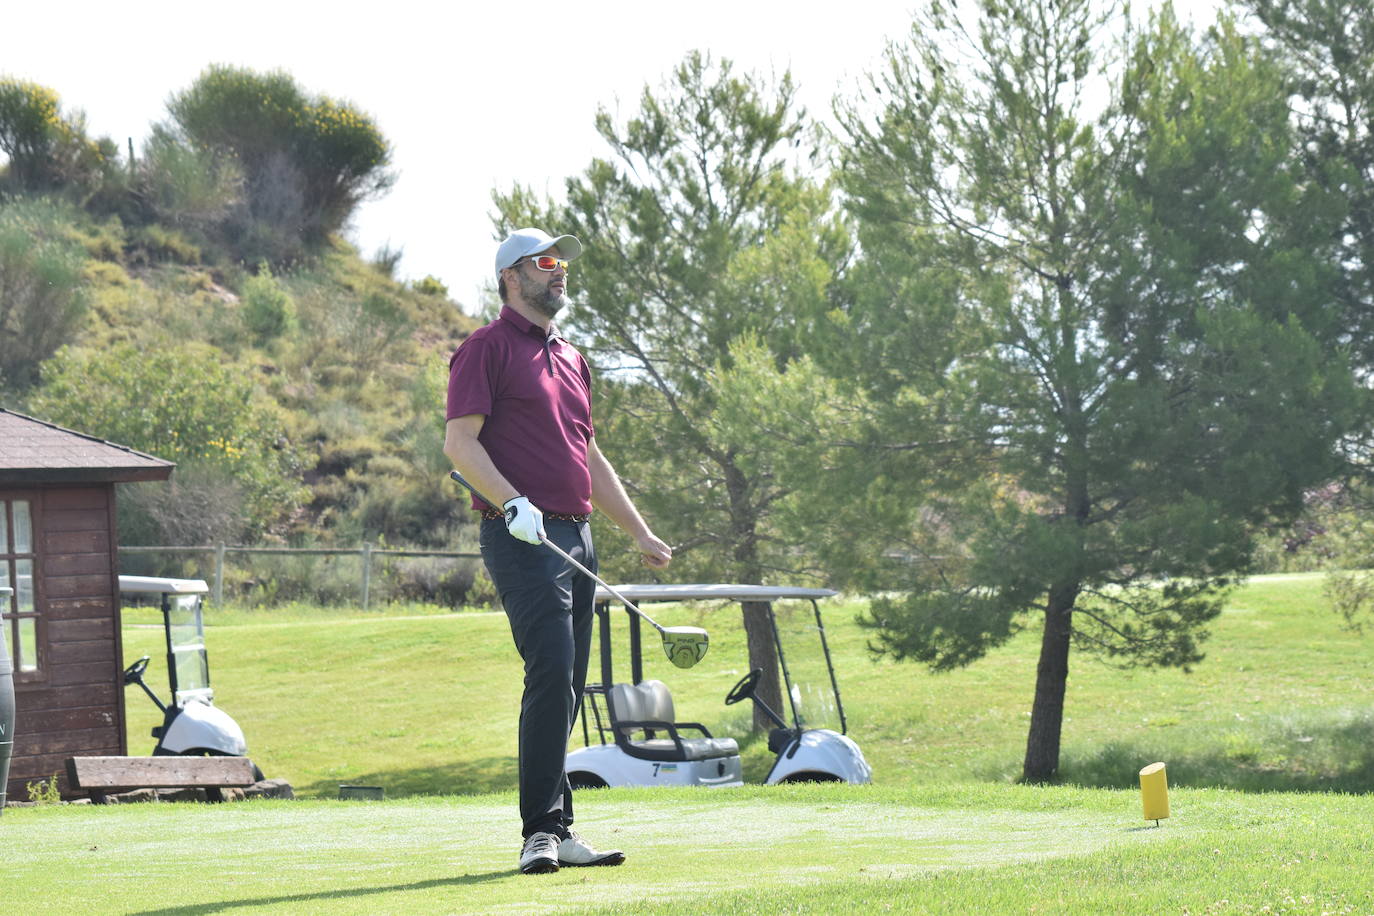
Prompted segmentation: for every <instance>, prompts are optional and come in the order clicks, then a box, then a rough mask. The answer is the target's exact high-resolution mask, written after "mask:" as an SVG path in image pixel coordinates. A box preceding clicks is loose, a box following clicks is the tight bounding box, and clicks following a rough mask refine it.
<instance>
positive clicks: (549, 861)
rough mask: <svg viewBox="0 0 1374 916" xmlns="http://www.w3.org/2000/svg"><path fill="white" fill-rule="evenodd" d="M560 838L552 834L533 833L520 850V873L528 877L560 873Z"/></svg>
mask: <svg viewBox="0 0 1374 916" xmlns="http://www.w3.org/2000/svg"><path fill="white" fill-rule="evenodd" d="M559 852H560V850H559V846H558V837H556V836H554V835H553V834H552V833H532V834H530V836H529V838H528V839H526V840H525V846H524V848H523V849H521V850H520V871H522V872H523V873H525V874H527V875H542V874H544V873H545V872H551V871H558V859H559Z"/></svg>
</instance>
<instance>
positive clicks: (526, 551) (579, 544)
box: [480, 519, 597, 838]
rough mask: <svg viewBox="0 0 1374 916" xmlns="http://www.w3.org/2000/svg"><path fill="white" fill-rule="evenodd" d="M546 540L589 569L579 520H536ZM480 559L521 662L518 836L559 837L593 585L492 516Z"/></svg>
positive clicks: (566, 813) (567, 808)
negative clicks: (520, 832)
mask: <svg viewBox="0 0 1374 916" xmlns="http://www.w3.org/2000/svg"><path fill="white" fill-rule="evenodd" d="M544 532H545V534H546V535H547V536H548V538H549V540H551V541H553V543H555V544H557V545H558V546H559V547H561V548H562V549H563V550H565V551H567V552H568V553H569V554H570V555H571V556H573V557H574V558H575V559H576V560H577V561H578V562H580V563H581V564H582V565H583V566H586V567H587V568H588V569H590V570H591V571H592V572H596V571H597V568H596V551H595V550H594V549H593V548H592V534H591V528H590V526H589V525H588V524H587V523H586V522H570V521H561V520H555V519H546V520H545V521H544ZM480 544H481V547H482V560H483V562H484V563H485V564H486V567H487V572H488V573H490V574H491V579H492V582H494V583H495V584H496V591H497V593H498V594H499V595H500V596H501V604H502V605H503V606H504V607H505V609H506V617H507V618H509V620H510V631H511V635H512V636H513V637H515V648H516V649H517V650H518V651H519V652H520V657H521V658H522V659H524V662H525V693H524V696H523V697H522V698H521V700H520V819H521V820H522V821H523V822H524V827H523V835H524V836H525V837H526V838H528V837H529V836H530V835H531V834H533V833H539V832H546V833H555V834H558V835H559V836H564V835H566V832H567V828H568V826H569V825H571V824H572V822H573V807H572V788H571V786H569V785H568V777H567V775H566V774H565V773H564V771H563V766H564V758H565V757H566V756H567V752H568V736H569V735H570V734H571V733H572V728H573V724H574V722H575V720H576V718H577V714H578V710H579V708H580V704H581V702H582V687H583V685H584V684H586V682H587V655H588V653H589V652H590V650H591V642H592V604H593V602H594V600H595V598H596V583H595V582H594V581H592V580H591V579H589V578H588V577H587V576H585V575H583V574H582V573H580V572H578V571H577V570H575V569H574V568H573V567H572V565H571V564H569V563H568V562H567V561H566V560H564V559H563V558H562V557H560V556H559V555H558V554H556V553H554V552H553V551H552V550H550V549H549V548H548V547H545V546H544V545H543V544H527V543H525V542H524V541H521V540H517V539H516V538H514V537H512V536H511V534H510V532H509V531H507V530H506V523H505V522H504V521H502V520H500V519H487V520H485V521H483V522H482V530H481V537H480Z"/></svg>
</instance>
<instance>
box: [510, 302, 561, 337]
mask: <svg viewBox="0 0 1374 916" xmlns="http://www.w3.org/2000/svg"><path fill="white" fill-rule="evenodd" d="M501 317H502V318H504V319H505V320H506V321H509V322H510V323H511V324H513V325H515V328H516V330H518V331H519V332H520V333H521V334H531V335H532V336H535V337H540V338H544V339H547V340H561V341H564V342H565V343H566V342H567V340H568V338H566V337H564V336H563V333H562V332H561V331H559V330H558V325H556V324H554V323H553V322H549V331H548V334H547V335H546V334H545V333H544V331H543V330H541V329H540V327H539V325H537V324H535V323H534V322H533V321H530V320H529V319H528V318H526V317H525V316H524V315H521V314H520V313H519V312H517V311H516V310H515V309H513V308H511V307H510V306H509V305H503V306H501Z"/></svg>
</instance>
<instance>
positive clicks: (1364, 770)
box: [1059, 710, 1374, 794]
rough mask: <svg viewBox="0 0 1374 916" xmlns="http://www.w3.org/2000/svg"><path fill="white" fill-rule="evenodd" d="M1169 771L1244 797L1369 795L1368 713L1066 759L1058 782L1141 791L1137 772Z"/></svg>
mask: <svg viewBox="0 0 1374 916" xmlns="http://www.w3.org/2000/svg"><path fill="white" fill-rule="evenodd" d="M1159 760H1162V761H1164V762H1165V763H1167V764H1168V767H1169V770H1168V773H1169V784H1170V785H1171V786H1189V787H1194V788H1201V787H1212V788H1224V789H1236V790H1239V791H1242V792H1346V793H1352V794H1366V793H1370V792H1374V712H1371V711H1367V710H1359V711H1352V710H1346V711H1342V712H1331V713H1325V714H1321V715H1315V714H1310V713H1303V714H1295V715H1290V716H1276V717H1266V718H1255V717H1251V718H1250V719H1247V720H1237V721H1236V722H1235V723H1228V724H1227V725H1225V726H1222V727H1218V728H1215V729H1211V730H1208V731H1205V732H1204V731H1201V730H1190V731H1183V730H1178V731H1174V730H1170V731H1169V732H1165V733H1162V734H1161V735H1160V736H1159V737H1158V738H1156V739H1153V740H1149V741H1144V740H1138V741H1120V742H1113V743H1111V744H1108V745H1106V746H1104V747H1102V748H1100V749H1098V750H1096V751H1092V752H1089V753H1074V752H1067V753H1065V754H1064V756H1063V759H1062V760H1061V763H1060V767H1059V772H1060V777H1061V781H1062V782H1064V783H1071V784H1073V785H1080V786H1087V787H1089V788H1117V789H1120V788H1130V787H1134V786H1138V785H1139V773H1140V768H1141V767H1143V766H1146V765H1148V764H1150V763H1154V762H1155V761H1159Z"/></svg>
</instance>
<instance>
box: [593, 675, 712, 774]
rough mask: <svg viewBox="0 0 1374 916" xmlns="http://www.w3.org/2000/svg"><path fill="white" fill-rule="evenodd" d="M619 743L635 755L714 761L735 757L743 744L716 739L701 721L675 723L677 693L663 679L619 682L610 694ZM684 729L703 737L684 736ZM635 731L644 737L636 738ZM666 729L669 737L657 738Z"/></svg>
mask: <svg viewBox="0 0 1374 916" xmlns="http://www.w3.org/2000/svg"><path fill="white" fill-rule="evenodd" d="M606 701H607V707H608V708H609V709H610V713H611V730H612V732H613V733H614V734H615V743H616V745H617V746H619V747H620V749H621V750H623V751H624V752H625V753H627V754H629V755H630V756H631V757H638V758H640V759H642V760H679V761H680V760H711V759H714V758H716V757H734V756H736V755H738V754H739V744H738V743H736V742H735V739H734V738H713V737H711V733H710V732H709V731H707V730H706V726H704V725H702V724H700V723H699V722H674V721H673V718H674V711H673V695H672V694H671V693H669V692H668V685H667V684H665V683H663V682H662V681H642V682H640V683H638V684H616V685H615V686H614V687H612V688H611V689H610V692H609V693H608V694H607V696H606ZM682 729H691V730H693V731H699V732H701V734H702V737H700V738H684V737H682V735H681V734H679V732H680V731H681V730H682ZM635 732H642V733H643V737H641V738H640V739H639V740H633V739H632V737H631V736H632V735H633V734H634V733H635ZM658 732H666V733H667V735H668V737H666V738H658V737H655V735H656V733H658Z"/></svg>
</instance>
